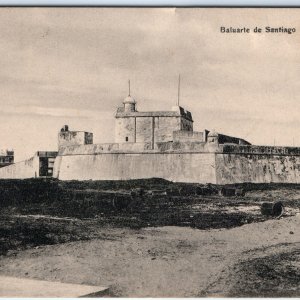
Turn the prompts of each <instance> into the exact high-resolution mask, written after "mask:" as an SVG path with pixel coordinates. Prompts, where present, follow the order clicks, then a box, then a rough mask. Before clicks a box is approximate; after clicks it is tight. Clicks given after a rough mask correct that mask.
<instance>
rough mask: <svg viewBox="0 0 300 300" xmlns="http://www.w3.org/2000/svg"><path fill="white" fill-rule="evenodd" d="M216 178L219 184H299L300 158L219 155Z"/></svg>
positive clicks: (267, 155)
mask: <svg viewBox="0 0 300 300" xmlns="http://www.w3.org/2000/svg"><path fill="white" fill-rule="evenodd" d="M275 151H276V150H275ZM270 152H271V149H270ZM216 176H217V178H216V180H217V183H218V184H228V183H240V182H256V183H264V182H265V183H268V182H282V183H299V182H300V156H297V155H279V154H255V153H248V154H246V153H231V154H226V153H225V154H224V153H223V154H222V153H217V154H216Z"/></svg>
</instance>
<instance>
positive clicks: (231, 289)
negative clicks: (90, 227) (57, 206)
mask: <svg viewBox="0 0 300 300" xmlns="http://www.w3.org/2000/svg"><path fill="white" fill-rule="evenodd" d="M299 228H300V215H299V214H296V215H295V216H291V217H285V218H280V219H273V220H268V221H265V222H258V223H251V224H245V225H243V226H240V227H235V228H231V229H210V230H199V229H193V228H190V227H176V226H166V227H149V228H141V229H124V228H102V229H101V228H100V229H99V232H98V237H99V238H96V239H92V240H87V241H75V242H68V243H64V244H57V245H44V246H38V247H36V248H34V249H27V250H25V251H9V252H8V254H7V255H6V256H3V257H2V258H1V260H0V270H1V271H0V275H9V276H16V277H27V278H35V279H46V280H52V281H62V282H66V283H78V284H80V283H84V284H91V285H102V286H103V285H104V286H110V287H111V296H122V297H197V296H208V297H212V296H239V297H241V296H273V297H275V296H298V297H299V296H300V286H299V280H300V278H299V276H300V275H299V274H300V264H299V261H300V259H299V256H300V253H299V249H300V247H299V246H300V233H299V232H300V231H299ZM101 235H102V237H103V238H101Z"/></svg>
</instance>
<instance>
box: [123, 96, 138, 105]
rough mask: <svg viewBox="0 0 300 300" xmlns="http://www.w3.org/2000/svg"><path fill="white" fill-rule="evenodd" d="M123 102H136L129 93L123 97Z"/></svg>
mask: <svg viewBox="0 0 300 300" xmlns="http://www.w3.org/2000/svg"><path fill="white" fill-rule="evenodd" d="M123 103H124V104H126V103H129V104H136V101H135V100H134V98H133V97H131V96H130V95H129V96H127V97H126V98H125V99H124V101H123Z"/></svg>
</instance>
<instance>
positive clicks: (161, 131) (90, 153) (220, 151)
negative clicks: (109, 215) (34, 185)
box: [0, 95, 300, 184]
mask: <svg viewBox="0 0 300 300" xmlns="http://www.w3.org/2000/svg"><path fill="white" fill-rule="evenodd" d="M193 122H194V121H193V117H192V114H191V112H189V111H187V110H185V109H184V108H182V107H181V106H179V105H177V106H173V107H172V108H171V110H169V111H150V112H140V111H137V109H136V101H135V99H134V98H133V97H131V96H130V95H129V96H127V97H126V98H125V99H124V101H123V103H122V106H121V107H119V108H117V111H116V114H115V142H114V143H103V144H94V143H93V133H90V132H85V131H71V130H69V127H68V126H67V125H65V126H64V127H63V128H62V129H61V131H60V132H59V133H58V150H57V151H37V152H36V153H35V154H34V156H33V157H31V158H29V159H28V160H25V161H22V162H16V163H12V164H10V165H7V166H4V167H2V168H0V178H32V177H54V178H57V179H60V180H128V179H141V178H152V177H159V178H164V179H167V180H171V181H174V182H193V183H215V184H229V183H240V182H256V183H266V182H285V183H299V182H300V148H297V147H275V146H274V147H273V146H272V147H271V146H256V145H251V144H250V143H249V142H248V141H246V140H244V139H242V138H238V137H232V136H228V135H224V134H221V133H218V132H216V131H214V130H212V131H209V130H203V131H202V132H197V131H194V130H193Z"/></svg>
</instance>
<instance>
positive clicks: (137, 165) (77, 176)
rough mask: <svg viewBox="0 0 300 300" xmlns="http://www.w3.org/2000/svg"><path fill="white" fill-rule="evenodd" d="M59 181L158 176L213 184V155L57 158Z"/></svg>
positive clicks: (56, 168)
mask: <svg viewBox="0 0 300 300" xmlns="http://www.w3.org/2000/svg"><path fill="white" fill-rule="evenodd" d="M54 177H56V178H59V179H61V180H127V179H139V178H152V177H160V178H164V179H167V180H171V181H177V182H199V183H216V174H215V154H214V153H163V152H161V153H157V152H156V153H143V154H142V153H103V154H88V155H84V154H81V155H80V154H78V155H65V156H58V157H57V159H56V161H55V165H54Z"/></svg>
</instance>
